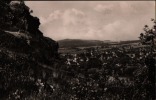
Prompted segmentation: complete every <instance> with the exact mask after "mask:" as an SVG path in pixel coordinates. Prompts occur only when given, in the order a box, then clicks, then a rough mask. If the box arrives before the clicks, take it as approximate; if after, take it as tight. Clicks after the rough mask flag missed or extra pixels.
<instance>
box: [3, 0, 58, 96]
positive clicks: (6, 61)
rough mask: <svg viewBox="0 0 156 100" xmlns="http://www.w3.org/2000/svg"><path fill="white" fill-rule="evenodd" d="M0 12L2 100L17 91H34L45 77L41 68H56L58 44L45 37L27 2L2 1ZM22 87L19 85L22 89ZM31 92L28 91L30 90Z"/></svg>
mask: <svg viewBox="0 0 156 100" xmlns="http://www.w3.org/2000/svg"><path fill="white" fill-rule="evenodd" d="M0 10H1V11H2V12H3V14H0V21H1V23H0V94H1V95H0V99H1V98H3V97H4V96H6V97H8V95H10V94H12V93H13V92H14V91H15V90H17V89H18V90H20V89H22V91H27V92H25V93H28V92H29V91H28V90H29V89H30V90H33V89H32V88H34V86H31V85H34V84H35V80H37V79H38V78H39V77H40V78H41V77H42V71H43V70H44V69H45V68H43V66H42V65H47V66H50V67H53V64H54V63H55V59H56V58H57V55H58V52H57V51H58V43H57V42H56V41H54V40H52V39H51V38H48V37H44V36H43V33H42V32H41V31H40V30H39V29H38V28H39V25H40V22H39V19H38V18H37V17H33V16H32V15H31V12H32V11H30V9H29V7H27V6H26V5H25V4H24V2H10V1H9V0H8V1H4V0H1V2H0ZM19 84H20V85H19ZM28 88H29V89H28Z"/></svg>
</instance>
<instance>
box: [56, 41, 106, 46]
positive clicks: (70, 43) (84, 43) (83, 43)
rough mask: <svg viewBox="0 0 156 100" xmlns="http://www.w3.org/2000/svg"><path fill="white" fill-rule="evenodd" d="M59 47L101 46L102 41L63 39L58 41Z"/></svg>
mask: <svg viewBox="0 0 156 100" xmlns="http://www.w3.org/2000/svg"><path fill="white" fill-rule="evenodd" d="M58 43H59V46H60V48H70V47H71V48H72V47H73V48H74V47H89V46H101V45H102V44H104V41H100V40H81V39H64V40H59V41H58Z"/></svg>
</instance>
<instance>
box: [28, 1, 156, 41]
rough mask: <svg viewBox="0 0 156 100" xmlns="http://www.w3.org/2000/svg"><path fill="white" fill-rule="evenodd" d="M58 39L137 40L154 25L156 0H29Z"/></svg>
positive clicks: (45, 28)
mask: <svg viewBox="0 0 156 100" xmlns="http://www.w3.org/2000/svg"><path fill="white" fill-rule="evenodd" d="M25 3H26V5H27V6H29V7H30V9H32V10H33V14H32V15H34V16H36V17H38V18H39V19H40V22H41V25H40V28H39V29H40V30H41V31H42V32H43V33H44V36H47V37H50V38H52V39H54V40H62V39H83V40H111V41H120V40H121V41H122V40H137V39H138V37H139V34H140V33H141V32H143V27H144V25H146V24H147V25H149V26H150V27H151V26H152V24H153V23H152V22H151V18H155V1H25Z"/></svg>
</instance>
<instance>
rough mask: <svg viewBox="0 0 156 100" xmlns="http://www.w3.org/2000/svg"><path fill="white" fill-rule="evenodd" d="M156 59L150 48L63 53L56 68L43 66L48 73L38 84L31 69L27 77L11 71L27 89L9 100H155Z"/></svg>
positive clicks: (16, 91) (116, 47)
mask: <svg viewBox="0 0 156 100" xmlns="http://www.w3.org/2000/svg"><path fill="white" fill-rule="evenodd" d="M155 57H156V48H154V50H153V51H152V53H151V50H150V47H149V46H136V45H126V46H125V45H111V46H107V47H87V48H85V47H79V48H72V49H71V48H64V49H60V50H59V56H58V57H57V60H55V61H54V63H53V66H48V65H43V64H39V65H40V66H42V67H44V68H45V70H44V71H42V72H41V71H40V75H38V76H37V79H36V80H35V79H34V78H35V77H34V76H31V73H32V72H31V71H30V69H29V71H26V70H24V72H23V73H25V76H23V75H24V74H22V75H21V74H20V73H19V72H18V74H17V71H15V72H16V74H13V73H15V72H12V71H11V72H10V74H9V75H10V76H8V77H11V76H12V75H14V77H13V78H14V79H15V80H14V81H15V83H17V82H18V83H20V82H23V83H22V84H23V85H24V86H23V87H22V86H20V85H22V84H21V83H20V84H19V85H18V86H20V88H19V87H18V88H15V89H13V90H14V91H12V92H10V93H9V97H8V98H7V100H13V99H15V100H154V98H155V97H154V96H155V92H154V91H155V88H154V87H155V77H154V74H155V66H156V63H155V60H156V58H155ZM27 72H28V73H27ZM8 73H9V72H8ZM5 74H6V73H4V75H5ZM23 77H24V78H23ZM6 79H7V78H6ZM34 80H35V81H34ZM34 82H35V83H34ZM12 84H13V82H12ZM5 99H6V98H5Z"/></svg>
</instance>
